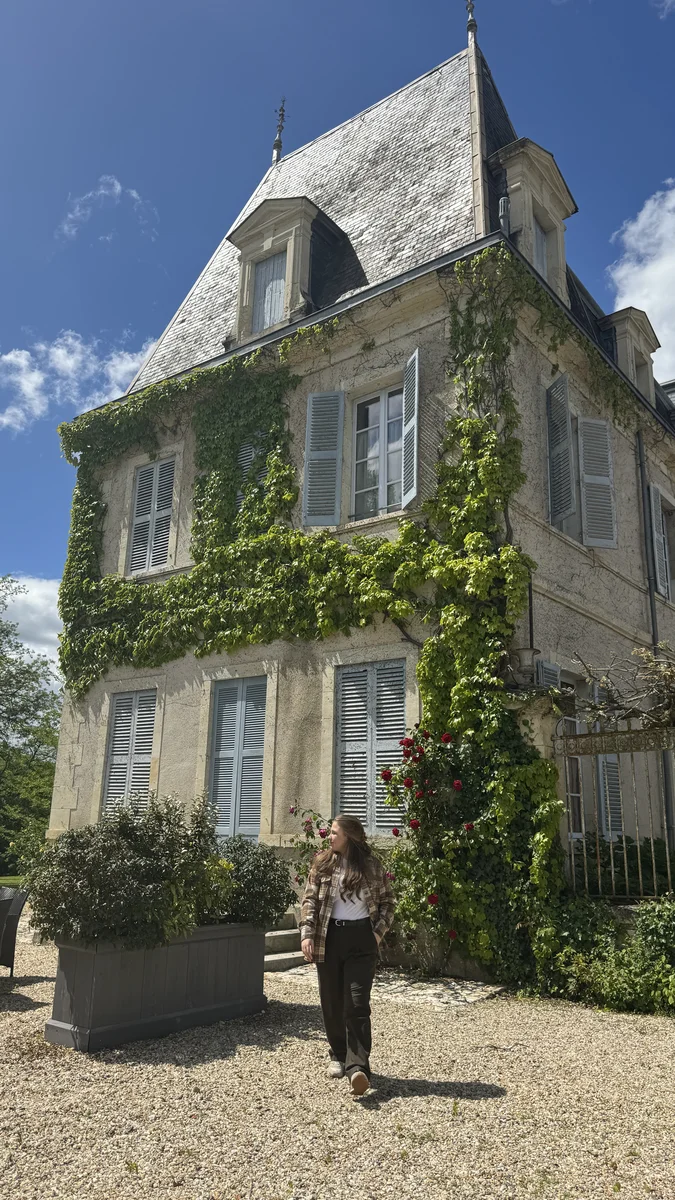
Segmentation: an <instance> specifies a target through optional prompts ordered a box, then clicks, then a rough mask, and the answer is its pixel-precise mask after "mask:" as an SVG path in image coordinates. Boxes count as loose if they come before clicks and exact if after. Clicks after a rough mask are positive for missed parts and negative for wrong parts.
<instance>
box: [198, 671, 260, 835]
mask: <svg viewBox="0 0 675 1200" xmlns="http://www.w3.org/2000/svg"><path fill="white" fill-rule="evenodd" d="M266 699H267V680H266V678H265V677H264V676H263V677H260V678H258V677H256V678H254V679H227V680H224V681H223V682H222V683H217V684H216V687H215V693H214V703H213V729H212V738H211V801H212V803H213V806H214V809H215V813H216V833H218V834H219V835H220V836H221V837H230V836H231V835H234V834H242V835H243V836H244V837H248V838H252V839H255V838H257V837H258V835H259V833H260V808H261V804H262V780H263V760H264V751H265V706H266Z"/></svg>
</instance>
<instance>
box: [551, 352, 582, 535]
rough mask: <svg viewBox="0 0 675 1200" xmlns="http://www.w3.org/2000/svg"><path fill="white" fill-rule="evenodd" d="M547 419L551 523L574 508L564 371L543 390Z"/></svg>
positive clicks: (571, 458)
mask: <svg viewBox="0 0 675 1200" xmlns="http://www.w3.org/2000/svg"><path fill="white" fill-rule="evenodd" d="M546 419H547V423H548V487H549V511H550V520H551V525H557V524H558V522H559V521H564V520H565V518H566V517H571V516H572V515H573V513H574V512H575V510H576V498H575V494H574V492H575V489H574V455H573V453H572V422H571V417H570V407H569V396H568V383H567V375H561V376H560V378H559V379H556V381H555V383H554V384H552V385H551V387H550V388H549V389H548V391H547V392H546Z"/></svg>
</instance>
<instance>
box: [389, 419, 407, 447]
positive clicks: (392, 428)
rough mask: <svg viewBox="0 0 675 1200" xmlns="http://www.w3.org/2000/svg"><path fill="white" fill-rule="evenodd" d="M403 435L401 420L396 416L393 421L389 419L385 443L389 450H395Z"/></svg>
mask: <svg viewBox="0 0 675 1200" xmlns="http://www.w3.org/2000/svg"><path fill="white" fill-rule="evenodd" d="M402 437H403V421H402V420H401V418H398V419H397V420H395V421H390V422H389V424H388V426H387V445H388V447H389V449H390V450H395V449H397V448H398V447H399V446H400V445H401V438H402Z"/></svg>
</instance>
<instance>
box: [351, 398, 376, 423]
mask: <svg viewBox="0 0 675 1200" xmlns="http://www.w3.org/2000/svg"><path fill="white" fill-rule="evenodd" d="M379 424H380V401H379V400H364V402H363V404H359V406H358V408H357V410H356V428H357V429H368V428H372V426H373V425H378V426H379Z"/></svg>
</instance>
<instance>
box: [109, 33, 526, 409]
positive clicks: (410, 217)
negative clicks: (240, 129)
mask: <svg viewBox="0 0 675 1200" xmlns="http://www.w3.org/2000/svg"><path fill="white" fill-rule="evenodd" d="M482 74H483V110H484V113H485V126H486V143H487V145H486V149H487V153H488V154H491V153H492V152H493V151H495V150H497V149H499V148H500V147H501V146H504V145H507V144H509V143H510V142H512V141H514V140H515V137H516V134H515V131H514V129H513V126H512V124H511V122H510V120H509V117H508V114H507V113H506V109H505V108H504V105H503V103H502V101H501V99H500V97H499V94H498V92H497V90H496V88H495V86H494V83H493V81H492V76H491V75H490V72H489V68H488V67H487V64H486V63H485V61H484V60H483V61H482ZM297 196H307V197H308V198H309V199H310V200H311V201H312V202H313V203H314V204H316V205H317V206H318V207H319V208H320V209H321V210H322V211H323V212H324V213H325V214H326V215H327V216H328V217H330V219H331V220H332V221H334V222H335V224H336V225H337V226H339V228H340V229H341V230H342V231H343V233H344V234H345V241H344V244H343V246H342V247H341V248H340V250H339V251H338V253H337V259H336V261H335V263H334V266H333V270H332V271H331V278H330V287H329V290H328V291H324V293H323V294H322V296H321V301H320V307H326V306H327V305H328V304H332V303H335V302H337V301H338V300H341V299H345V298H347V297H349V296H351V295H355V294H357V293H358V292H359V291H361V290H363V289H364V288H367V287H369V286H372V285H374V284H379V283H384V282H386V281H387V280H388V279H392V278H394V277H395V276H397V275H399V274H401V273H403V272H404V271H407V270H410V269H412V268H414V267H417V266H421V265H422V264H423V263H426V262H431V261H432V260H433V259H435V258H437V257H439V256H440V255H442V254H445V253H447V252H448V251H451V250H454V249H457V248H459V247H461V246H464V245H468V244H470V243H471V242H473V241H474V240H475V230H474V220H473V188H472V164H471V121H470V107H469V60H468V53H467V51H462V53H460V54H457V55H456V56H455V57H454V58H451V59H449V60H448V61H447V62H445V63H442V64H441V66H439V67H436V68H435V69H434V70H433V71H429V72H428V73H427V74H426V75H423V76H421V78H419V79H416V80H414V81H413V82H412V83H410V84H408V85H407V86H406V87H403V88H401V89H400V91H398V92H394V94H393V95H392V96H388V97H387V98H386V99H384V100H380V101H379V102H378V103H377V104H374V105H373V106H372V107H371V108H368V109H366V110H365V112H362V113H359V114H358V116H355V117H352V118H351V119H350V120H348V121H345V122H344V123H343V124H342V125H338V126H337V127H336V128H335V129H332V130H330V131H329V132H328V133H324V134H322V135H321V136H320V137H318V138H316V139H315V140H314V141H313V142H309V143H308V144H307V145H306V146H302V147H301V148H300V149H298V150H294V151H292V152H291V153H290V154H288V155H287V156H286V157H284V158H282V159H281V160H280V161H279V162H278V163H277V164H276V165H274V166H272V167H270V169H269V171H268V172H267V174H266V175H265V176H264V178H263V180H262V182H261V183H260V184H259V186H258V188H257V189H256V191H255V192H254V193H253V195H252V196H251V199H250V200H249V202H248V204H247V205H246V206H245V208H244V209H243V211H242V213H241V214H240V216H239V217H238V218H237V221H236V222H235V226H236V225H238V224H239V222H240V221H242V220H243V219H244V217H246V216H248V215H249V214H250V213H252V212H253V211H254V210H255V209H256V208H257V207H258V206H259V205H260V204H261V203H262V201H263V200H268V199H287V198H291V197H297ZM495 199H496V198H495V197H493V196H492V195H490V212H491V218H492V219H491V222H490V223H491V225H492V226H493V228H497V227H498V225H497V224H496V223H495V224H493V220H494V217H493V214H494V213H495ZM233 228H234V227H233ZM238 286H239V252H238V250H237V249H236V248H235V247H234V246H233V245H232V244H231V242H229V241H227V238H225V239H224V240H223V241H222V242H221V244H220V246H219V247H218V249H217V250H216V252H215V254H214V255H213V257H212V259H211V261H210V262H209V263H208V264H207V266H206V267H205V269H204V271H203V272H202V274H201V275H200V277H199V279H198V280H197V282H196V283H195V285H194V287H193V288H192V290H191V292H190V293H189V294H188V296H187V298H186V299H185V300H184V302H183V304H182V305H181V307H180V308H179V310H178V312H177V313H176V316H175V317H174V318H173V320H172V321H171V322H170V324H169V325H168V327H167V329H166V330H165V332H164V333H163V335H162V336H161V338H160V339H159V342H158V344H157V346H156V347H155V350H154V351H153V353H152V354H151V356H150V358H149V359H148V361H147V362H146V363H145V364H144V365H143V367H142V368H141V370H140V372H139V374H138V376H137V378H136V379H135V380H134V382H133V384H132V385H131V389H130V390H131V391H138V390H139V389H140V388H143V387H146V386H147V385H148V384H150V383H156V382H157V381H159V380H160V379H164V378H166V377H167V376H170V375H176V374H180V373H181V372H183V371H187V370H189V369H190V368H192V367H196V366H199V365H203V364H206V363H208V362H210V361H213V360H214V359H217V358H220V357H222V355H223V354H224V348H223V340H224V339H225V338H226V337H227V336H228V334H230V333H231V331H232V328H233V325H234V321H235V316H236V309H237V290H238ZM319 311H320V310H319Z"/></svg>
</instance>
